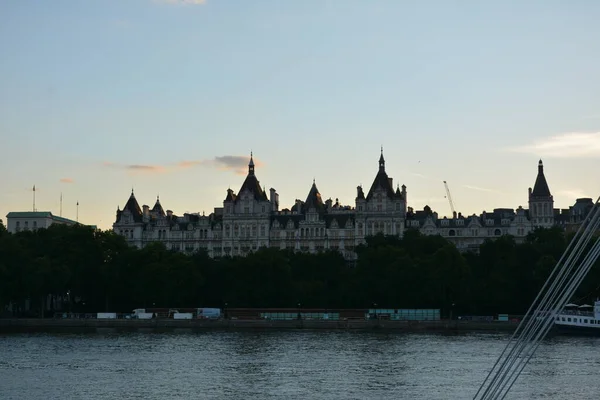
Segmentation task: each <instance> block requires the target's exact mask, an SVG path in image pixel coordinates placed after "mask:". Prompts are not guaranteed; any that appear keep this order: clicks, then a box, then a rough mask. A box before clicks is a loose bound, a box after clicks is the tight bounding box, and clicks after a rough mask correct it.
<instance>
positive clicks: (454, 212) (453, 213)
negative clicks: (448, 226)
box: [444, 181, 456, 218]
mask: <svg viewBox="0 0 600 400" xmlns="http://www.w3.org/2000/svg"><path fill="white" fill-rule="evenodd" d="M444 186H445V187H446V197H447V198H448V201H449V202H450V210H452V217H453V218H454V216H455V215H456V211H455V210H454V203H453V202H452V196H450V189H449V188H448V183H446V181H444Z"/></svg>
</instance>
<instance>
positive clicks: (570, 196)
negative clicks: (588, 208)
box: [556, 189, 590, 201]
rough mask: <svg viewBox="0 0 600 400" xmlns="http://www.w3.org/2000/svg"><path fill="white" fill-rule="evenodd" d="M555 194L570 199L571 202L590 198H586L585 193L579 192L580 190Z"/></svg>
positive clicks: (569, 190) (562, 191) (568, 190)
mask: <svg viewBox="0 0 600 400" xmlns="http://www.w3.org/2000/svg"><path fill="white" fill-rule="evenodd" d="M556 194H558V195H560V196H564V197H567V198H568V199H572V200H573V201H575V199H581V198H585V197H590V196H586V195H585V193H584V192H583V190H581V189H567V190H561V191H559V192H557V193H556Z"/></svg>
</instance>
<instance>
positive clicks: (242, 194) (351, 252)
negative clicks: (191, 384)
mask: <svg viewBox="0 0 600 400" xmlns="http://www.w3.org/2000/svg"><path fill="white" fill-rule="evenodd" d="M528 200H529V209H524V208H523V207H520V206H519V207H518V208H517V209H509V208H497V209H494V210H493V211H491V212H486V211H484V212H482V213H481V214H480V215H475V214H473V215H470V216H464V215H462V214H461V213H455V215H453V217H452V218H446V217H444V218H439V217H438V214H437V213H436V212H434V211H433V210H431V208H430V207H428V206H426V207H425V208H424V209H423V210H420V211H415V210H414V209H413V208H411V207H407V191H406V186H404V185H402V186H401V187H400V186H399V185H397V186H396V188H394V185H393V180H392V178H391V177H389V176H388V175H387V172H386V169H385V159H384V156H383V149H382V151H381V154H380V157H379V161H378V171H377V173H376V175H375V178H374V180H373V183H372V184H371V187H370V188H369V191H368V192H367V194H366V195H365V192H364V190H363V188H362V186H358V187H357V190H356V198H355V204H354V205H353V206H348V205H342V204H340V203H339V201H338V199H336V200H335V202H333V200H331V199H328V200H325V201H323V199H322V197H321V193H320V192H319V189H318V188H317V184H316V182H315V181H314V180H313V182H312V185H311V187H310V189H309V190H308V194H307V196H306V198H305V200H304V201H302V200H299V199H298V200H296V201H295V203H294V205H293V206H292V207H291V208H289V209H287V208H284V209H280V205H279V195H278V194H277V191H276V190H275V189H273V188H271V189H270V190H269V192H268V194H267V191H266V188H265V187H263V186H261V185H260V182H259V180H258V178H257V176H256V171H255V164H254V160H253V157H252V154H251V155H250V161H249V163H248V173H247V175H246V178H245V180H244V182H243V183H242V186H241V188H240V190H239V191H238V192H237V193H235V192H234V191H233V190H231V189H228V190H227V193H226V196H225V200H224V201H223V207H218V208H215V209H214V212H212V213H211V214H210V215H204V214H202V215H200V214H199V213H186V214H184V215H183V216H176V215H175V214H173V212H172V211H171V210H167V211H166V212H165V211H164V209H163V207H162V205H161V203H160V199H159V198H158V197H157V199H156V202H155V204H154V206H153V207H152V209H150V207H149V206H147V205H144V206H142V207H140V206H139V204H138V202H137V199H136V197H135V195H134V192H133V190H132V192H131V195H130V197H129V199H128V200H127V202H126V204H125V206H124V207H123V209H122V210H121V209H119V208H118V209H117V213H116V220H115V223H114V224H113V229H114V231H115V232H116V233H118V234H120V235H123V236H124V237H125V239H126V240H127V242H128V243H130V244H131V245H134V246H137V247H140V248H142V247H144V246H146V245H147V244H149V243H152V242H163V243H165V245H166V246H167V248H169V249H172V250H178V251H183V252H187V253H192V252H195V251H198V250H205V251H206V252H207V253H208V254H209V255H210V256H211V257H221V256H243V255H247V254H248V253H250V252H252V251H256V250H258V249H259V248H262V247H270V248H277V249H290V250H294V251H301V252H311V253H315V252H319V251H324V250H336V251H339V252H341V253H342V254H343V255H344V257H345V258H346V259H348V260H353V259H355V258H356V253H355V248H356V246H358V245H361V244H364V243H365V238H366V237H368V236H371V235H376V234H380V233H381V234H384V235H395V236H400V237H401V236H402V235H403V234H404V232H405V231H406V230H407V229H416V230H419V231H420V232H422V233H423V234H426V235H441V236H443V237H445V238H446V239H448V240H449V241H450V242H452V243H454V244H455V245H456V246H457V248H458V249H459V250H475V251H476V250H477V249H478V248H479V246H480V245H481V244H482V243H483V242H484V241H485V240H486V239H490V238H497V237H500V236H503V235H512V236H514V237H515V238H516V240H517V241H522V240H524V238H525V237H526V236H527V234H529V232H531V231H532V230H533V229H535V228H537V227H550V226H553V225H562V226H563V227H567V226H570V225H572V224H576V223H577V222H578V221H580V220H581V218H583V216H584V213H585V210H586V209H588V210H589V206H590V205H589V203H590V202H591V199H578V200H577V202H576V204H575V206H573V207H571V209H569V210H557V209H554V208H553V205H554V200H553V197H552V194H551V193H550V189H549V187H548V183H547V181H546V177H545V175H544V167H543V163H542V161H541V160H540V161H539V165H538V174H537V178H536V180H535V184H534V187H533V189H531V188H530V189H529V199H528ZM588 200H589V201H588ZM592 205H593V203H592ZM586 207H587V208H586ZM574 216H575V217H574Z"/></svg>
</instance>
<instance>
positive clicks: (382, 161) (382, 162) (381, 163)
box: [379, 146, 385, 172]
mask: <svg viewBox="0 0 600 400" xmlns="http://www.w3.org/2000/svg"><path fill="white" fill-rule="evenodd" d="M379 172H385V159H384V158H383V146H381V155H380V156H379Z"/></svg>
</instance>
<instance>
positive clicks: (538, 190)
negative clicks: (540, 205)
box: [531, 160, 551, 197]
mask: <svg viewBox="0 0 600 400" xmlns="http://www.w3.org/2000/svg"><path fill="white" fill-rule="evenodd" d="M531 195H532V196H534V197H550V196H551V194H550V188H549V187H548V182H546V177H545V176H544V163H543V162H542V160H540V162H539V163H538V175H537V178H536V179H535V185H534V186H533V191H532V192H531Z"/></svg>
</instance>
